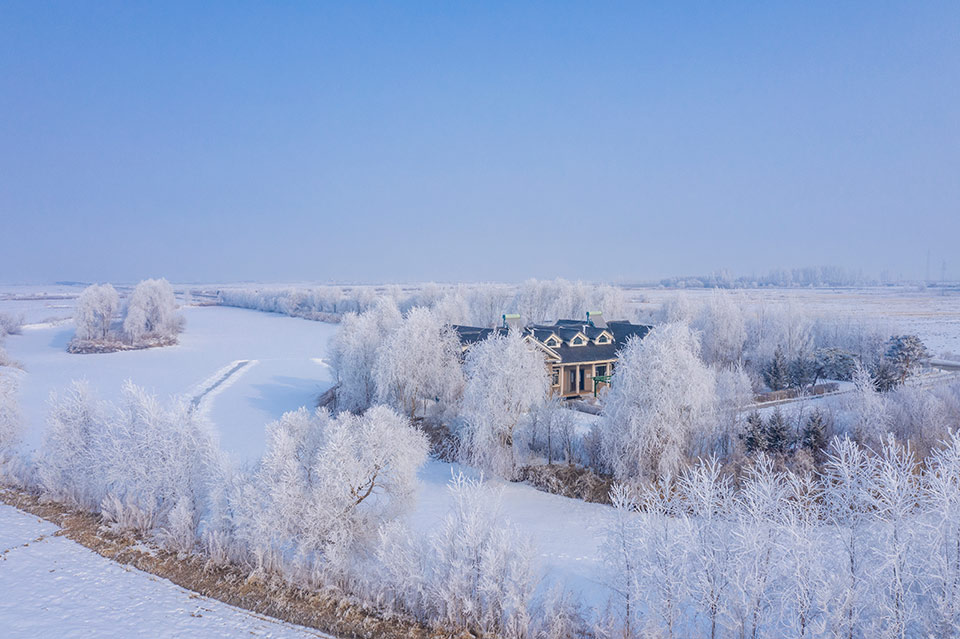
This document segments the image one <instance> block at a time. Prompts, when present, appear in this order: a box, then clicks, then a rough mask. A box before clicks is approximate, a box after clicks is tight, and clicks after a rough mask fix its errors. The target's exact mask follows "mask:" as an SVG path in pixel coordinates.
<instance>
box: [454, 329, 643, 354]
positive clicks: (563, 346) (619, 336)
mask: <svg viewBox="0 0 960 639" xmlns="http://www.w3.org/2000/svg"><path fill="white" fill-rule="evenodd" d="M606 324H607V327H606V328H605V329H604V328H600V327H599V326H591V325H589V324H587V323H586V322H583V321H580V320H568V319H565V320H559V321H558V322H557V323H556V324H553V325H546V324H532V325H529V326H526V327H525V328H523V332H524V335H525V336H526V337H527V338H528V339H530V340H531V341H533V342H534V343H536V344H537V345H538V346H540V347H541V348H543V349H544V350H545V351H547V353H548V355H550V359H554V357H553V356H554V355H555V356H556V357H559V363H561V364H578V363H581V362H600V361H613V360H616V359H617V353H618V352H619V351H620V349H621V348H623V347H624V346H625V345H626V343H627V340H629V339H630V338H631V337H636V338H638V339H643V338H644V337H645V336H646V335H647V333H649V332H650V330H651V329H652V328H653V327H652V326H647V325H645V324H634V323H632V322H628V321H625V320H622V321H609V322H607V323H606ZM453 329H454V330H455V331H456V332H457V335H458V336H459V337H460V343H461V344H462V345H463V348H465V349H466V348H469V347H470V346H471V345H473V344H475V343H476V342H479V341H481V340H484V339H486V338H487V337H489V336H490V335H493V334H494V333H496V334H498V335H505V334H506V333H507V329H506V328H503V327H499V328H480V327H476V326H454V327H453ZM604 333H606V334H608V335H610V336H611V341H610V342H609V343H607V344H597V343H595V341H594V340H596V338H597V337H599V336H601V335H603V334H604ZM577 335H583V336H584V337H586V338H588V340H589V341H588V342H587V343H586V344H584V345H581V346H571V345H570V340H572V339H573V338H574V337H576V336H577ZM552 336H555V337H557V339H559V340H560V345H559V346H549V347H548V346H546V344H545V342H546V341H547V340H548V339H550V337H552Z"/></svg>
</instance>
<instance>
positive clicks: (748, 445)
mask: <svg viewBox="0 0 960 639" xmlns="http://www.w3.org/2000/svg"><path fill="white" fill-rule="evenodd" d="M740 439H741V440H742V441H743V447H744V449H745V450H746V451H747V454H749V455H753V454H754V453H757V452H761V451H765V450H767V435H766V433H765V432H764V425H763V417H762V416H761V415H760V413H759V412H758V411H753V412H752V413H750V414H749V415H747V423H746V426H745V427H744V430H743V433H741V435H740Z"/></svg>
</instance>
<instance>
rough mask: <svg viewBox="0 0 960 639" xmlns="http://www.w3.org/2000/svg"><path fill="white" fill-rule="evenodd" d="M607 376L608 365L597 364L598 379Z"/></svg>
mask: <svg viewBox="0 0 960 639" xmlns="http://www.w3.org/2000/svg"><path fill="white" fill-rule="evenodd" d="M606 374H607V365H606V364H597V377H603V376H604V375H606Z"/></svg>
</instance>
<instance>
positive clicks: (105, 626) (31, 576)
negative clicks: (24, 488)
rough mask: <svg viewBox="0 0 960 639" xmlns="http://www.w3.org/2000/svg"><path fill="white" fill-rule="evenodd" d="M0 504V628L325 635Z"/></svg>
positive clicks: (4, 631) (297, 637)
mask: <svg viewBox="0 0 960 639" xmlns="http://www.w3.org/2000/svg"><path fill="white" fill-rule="evenodd" d="M57 530H58V528H57V526H55V525H53V524H51V523H49V522H47V521H44V520H42V519H38V518H37V517H35V516H33V515H30V514H27V513H24V512H21V511H19V510H17V509H15V508H12V507H10V506H7V505H3V504H0V593H3V596H2V597H0V636H3V637H4V639H21V638H22V639H28V638H36V637H58V638H61V639H69V638H72V637H77V638H84V639H87V638H91V637H156V638H161V637H164V638H165V637H171V638H172V637H197V638H202V639H217V638H220V637H223V638H227V637H240V636H244V637H263V638H272V639H287V638H289V639H301V638H307V637H328V636H329V635H325V634H323V633H320V632H318V631H316V630H311V629H309V628H303V627H300V626H294V625H291V624H287V623H283V622H280V621H277V620H274V619H270V618H267V617H263V616H261V615H257V614H254V613H251V612H249V611H246V610H242V609H240V608H234V607H233V606H229V605H227V604H224V603H221V602H219V601H216V600H213V599H208V598H206V597H202V596H200V595H197V594H196V593H192V592H190V591H188V590H184V589H183V588H181V587H179V586H177V585H175V584H173V583H171V582H169V581H167V580H166V579H160V578H158V577H155V576H153V575H150V574H148V573H145V572H141V571H139V570H136V569H134V568H131V567H129V566H123V565H120V564H118V563H116V562H114V561H111V560H110V559H106V558H104V557H101V556H100V555H98V554H96V553H94V552H93V551H91V550H89V549H87V548H84V547H83V546H81V545H80V544H78V543H76V542H74V541H71V540H69V539H67V538H66V537H58V536H56V532H57Z"/></svg>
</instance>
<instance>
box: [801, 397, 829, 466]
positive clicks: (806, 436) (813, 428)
mask: <svg viewBox="0 0 960 639" xmlns="http://www.w3.org/2000/svg"><path fill="white" fill-rule="evenodd" d="M826 430H827V418H826V415H824V414H823V411H821V410H820V409H819V408H816V409H814V411H813V412H812V413H810V416H809V417H807V423H806V424H805V425H804V427H803V432H802V433H801V434H800V446H801V447H802V448H805V449H806V450H808V451H810V454H811V455H813V459H814V460H815V461H816V462H817V463H818V464H819V463H821V462H822V461H823V459H824V452H823V451H824V449H825V448H826V447H827V432H826Z"/></svg>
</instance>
